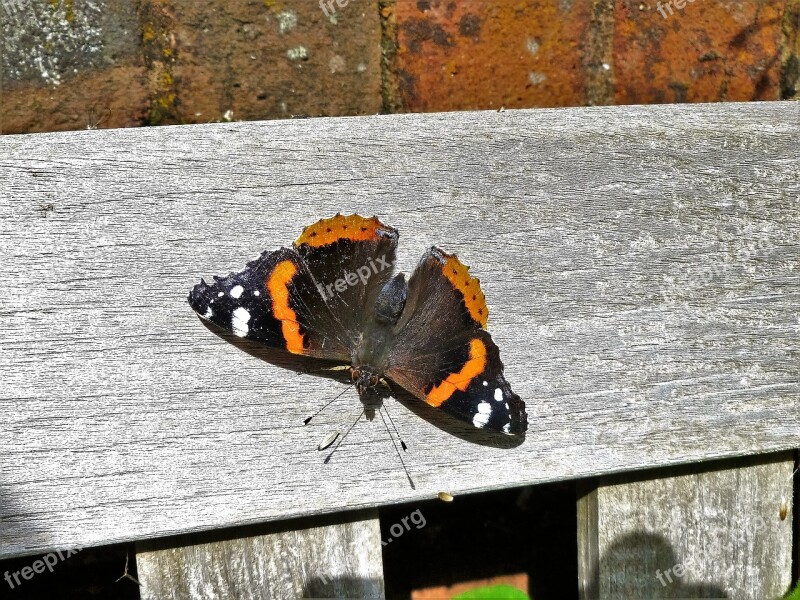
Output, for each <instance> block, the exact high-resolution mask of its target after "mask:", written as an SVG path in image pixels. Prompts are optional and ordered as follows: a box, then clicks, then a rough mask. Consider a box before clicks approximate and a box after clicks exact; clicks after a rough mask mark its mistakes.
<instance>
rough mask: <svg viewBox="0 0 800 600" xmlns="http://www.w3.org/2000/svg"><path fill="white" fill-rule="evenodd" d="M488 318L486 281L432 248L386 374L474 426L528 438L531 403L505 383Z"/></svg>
mask: <svg viewBox="0 0 800 600" xmlns="http://www.w3.org/2000/svg"><path fill="white" fill-rule="evenodd" d="M488 316H489V314H488V309H487V307H486V301H485V299H484V296H483V293H482V291H481V289H480V282H479V281H478V280H477V279H475V278H473V277H471V276H470V274H469V272H468V268H467V267H466V266H464V265H463V264H461V262H460V261H459V260H458V258H456V257H455V256H454V255H449V254H447V253H445V252H443V251H442V250H440V249H438V248H435V247H434V248H431V250H429V251H428V252H427V253H426V254H425V255H424V256H423V258H422V260H421V261H420V263H419V265H418V266H417V269H416V270H415V271H414V273H413V275H412V276H411V280H410V281H409V284H408V299H407V301H406V306H405V309H404V311H403V314H402V315H401V317H400V320H399V321H398V323H397V326H396V327H395V338H394V342H393V344H392V348H391V350H390V352H389V357H388V367H387V370H386V375H387V376H388V377H389V378H390V379H392V380H393V381H395V382H397V383H398V384H399V385H401V386H402V387H403V388H405V389H406V390H408V391H409V392H411V393H412V394H414V395H415V396H417V397H418V398H420V399H421V400H424V401H425V402H427V403H428V404H430V405H431V406H434V407H437V408H441V409H442V410H443V411H444V412H446V413H448V414H451V415H453V416H455V417H457V418H459V419H461V420H463V421H466V422H468V423H471V424H473V425H474V426H475V427H478V428H481V429H488V430H492V431H502V432H504V433H510V434H521V433H524V432H525V430H526V428H527V415H526V413H525V403H524V402H523V401H522V400H520V398H519V396H517V395H516V394H515V393H514V392H513V391H512V390H511V387H510V386H509V385H508V382H507V381H506V380H505V378H504V377H503V363H502V362H501V361H500V352H499V350H498V348H497V345H496V344H495V343H494V342H493V341H492V338H491V336H490V335H489V333H488V332H487V331H486V330H485V329H484V327H485V326H486V322H487V318H488Z"/></svg>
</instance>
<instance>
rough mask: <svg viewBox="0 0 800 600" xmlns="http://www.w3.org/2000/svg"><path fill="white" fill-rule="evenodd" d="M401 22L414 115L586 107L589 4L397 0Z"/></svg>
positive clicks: (401, 61)
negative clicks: (585, 42) (584, 58)
mask: <svg viewBox="0 0 800 600" xmlns="http://www.w3.org/2000/svg"><path fill="white" fill-rule="evenodd" d="M394 18H395V25H396V29H397V42H398V48H397V51H396V57H395V62H394V66H395V69H396V76H397V77H398V79H399V81H398V84H399V93H400V95H401V97H402V104H403V107H404V108H405V109H406V110H409V111H445V110H473V109H490V108H499V107H501V106H506V107H509V108H512V107H513V108H520V107H534V106H569V105H581V104H585V103H586V89H585V88H586V79H587V76H586V73H585V69H584V68H583V64H582V55H583V49H582V44H583V40H584V39H585V38H586V37H587V35H588V29H589V21H590V6H589V3H588V2H585V1H579V2H564V1H562V0H470V1H468V2H462V1H456V0H397V4H396V6H395V7H394Z"/></svg>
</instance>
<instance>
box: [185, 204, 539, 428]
mask: <svg viewBox="0 0 800 600" xmlns="http://www.w3.org/2000/svg"><path fill="white" fill-rule="evenodd" d="M397 240H398V233H397V231H396V230H395V229H393V228H391V227H388V226H386V225H384V224H383V223H381V222H380V221H379V220H378V219H377V218H375V217H372V218H371V219H369V218H364V217H361V216H359V215H351V216H342V215H336V216H335V217H332V218H330V219H323V220H321V221H319V222H318V223H316V224H314V225H311V226H309V227H306V228H305V230H304V231H303V233H302V235H301V236H300V238H298V240H297V241H296V242H295V243H294V245H293V247H292V248H281V249H279V250H276V251H273V252H264V253H263V254H262V255H261V256H260V257H259V258H257V259H256V260H254V261H252V262H250V263H248V264H247V266H246V267H245V269H244V270H243V271H241V272H239V273H232V274H231V275H229V276H228V277H225V278H219V277H215V278H214V283H212V284H207V283H205V282H204V281H201V283H200V284H198V285H197V286H195V287H194V289H193V290H192V291H191V293H190V294H189V303H190V305H191V306H192V308H193V309H194V310H195V311H196V312H197V313H198V315H200V316H201V317H202V318H204V319H207V320H209V321H211V322H213V323H215V324H217V325H219V326H221V327H224V328H225V329H228V330H229V331H231V332H233V333H234V334H235V335H238V336H240V337H247V338H249V339H253V340H255V341H258V342H260V343H262V344H264V345H266V346H270V347H273V348H279V349H282V350H285V351H287V352H289V353H292V354H297V355H300V356H309V357H315V358H322V359H326V360H332V361H336V362H338V363H340V364H342V365H349V366H350V368H351V375H352V378H353V381H354V382H355V385H356V388H357V390H358V392H359V397H360V398H361V401H362V403H364V405H365V408H367V412H368V415H369V413H371V412H372V409H374V407H375V398H376V396H379V393H378V392H379V390H378V388H379V387H380V386H383V385H387V382H393V383H396V384H397V385H399V386H400V387H402V388H404V389H405V390H406V391H408V392H409V393H411V394H413V395H414V396H416V397H417V398H419V399H421V400H423V401H424V402H426V403H427V404H429V405H430V406H433V407H436V408H440V409H441V410H443V411H444V412H446V413H448V414H450V415H452V416H454V417H456V418H459V419H461V420H464V421H467V422H469V423H471V424H472V425H474V426H475V427H478V428H480V429H486V430H492V431H498V432H503V433H507V434H522V433H524V432H525V429H526V427H527V416H526V413H525V404H524V403H523V402H522V400H520V398H519V396H517V395H516V394H514V393H513V392H512V391H511V388H510V386H509V385H508V383H507V382H506V380H505V379H504V377H503V372H502V371H503V364H502V362H501V361H500V357H499V350H498V349H497V346H496V345H495V344H494V342H493V341H492V339H491V336H490V335H489V333H488V332H487V331H486V329H485V326H486V320H487V317H488V309H487V307H486V303H485V300H484V297H483V293H482V291H481V289H480V284H479V282H478V280H477V279H474V278H472V277H471V276H470V275H469V273H468V272H467V267H465V266H464V265H462V264H461V263H460V262H459V261H458V259H457V258H456V257H455V256H454V255H449V254H447V253H445V252H443V251H442V250H440V249H438V248H436V247H433V248H431V249H430V250H429V251H428V252H427V253H426V254H425V255H424V256H423V258H422V260H421V261H420V263H419V265H418V266H417V268H416V270H415V271H414V272H413V273H412V275H411V277H410V278H409V279H406V277H405V275H403V274H402V273H399V274H393V265H394V259H395V249H396V246H397Z"/></svg>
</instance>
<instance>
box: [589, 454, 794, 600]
mask: <svg viewBox="0 0 800 600" xmlns="http://www.w3.org/2000/svg"><path fill="white" fill-rule="evenodd" d="M707 468H708V467H707V466H703V465H699V466H691V467H676V468H670V469H663V470H659V471H646V472H643V473H636V474H625V475H619V476H613V477H601V478H600V482H599V485H598V487H597V488H596V489H595V490H593V491H591V492H589V493H587V494H585V495H584V496H583V497H582V498H581V499H580V500H579V502H578V548H579V550H578V557H579V561H578V571H579V576H578V577H579V582H580V583H581V590H580V592H581V598H582V599H587V600H588V599H592V600H598V599H599V600H606V599H611V598H730V599H731V600H739V599H741V600H748V599H750V598H778V597H780V596H781V595H782V594H783V593H784V592H785V591H786V589H787V588H788V586H789V584H790V583H791V577H792V520H791V519H789V518H787V519H781V515H780V506H781V503H782V502H783V501H784V500H785V501H787V502H788V503H790V504H791V501H792V470H793V468H794V459H793V457H792V453H791V452H783V453H779V454H777V455H770V456H765V457H749V458H744V459H736V460H731V461H723V462H721V463H719V464H716V465H715V468H714V469H713V470H704V469H707ZM587 516H588V518H585V517H587ZM592 519H593V520H592ZM587 557H592V558H591V559H590V560H586V558H587Z"/></svg>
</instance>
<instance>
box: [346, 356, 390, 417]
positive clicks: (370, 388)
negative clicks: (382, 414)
mask: <svg viewBox="0 0 800 600" xmlns="http://www.w3.org/2000/svg"><path fill="white" fill-rule="evenodd" d="M351 376H352V378H353V381H355V384H356V389H357V390H358V397H359V399H360V400H361V403H362V404H363V405H364V408H365V410H366V416H367V420H369V421H371V420H372V418H373V416H374V414H375V410H376V409H378V408H380V406H381V404H382V402H383V398H384V397H386V396H387V395H388V389H386V390H384V389H382V384H383V383H384V379H383V376H382V375H381V374H380V373H379V372H378V370H377V369H375V368H374V367H370V366H366V365H362V366H360V367H357V368H353V369H352V370H351Z"/></svg>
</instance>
